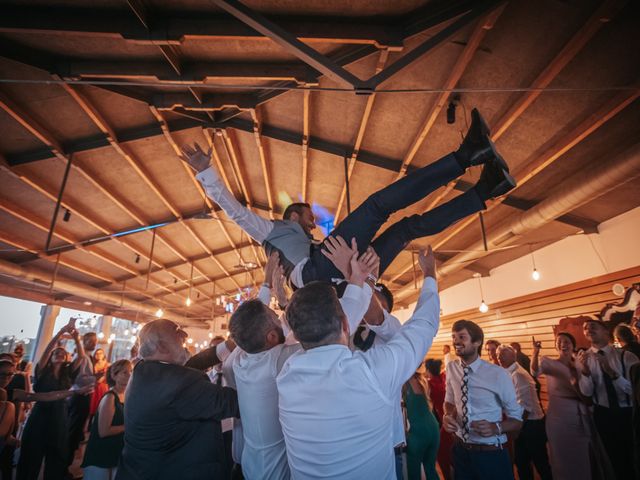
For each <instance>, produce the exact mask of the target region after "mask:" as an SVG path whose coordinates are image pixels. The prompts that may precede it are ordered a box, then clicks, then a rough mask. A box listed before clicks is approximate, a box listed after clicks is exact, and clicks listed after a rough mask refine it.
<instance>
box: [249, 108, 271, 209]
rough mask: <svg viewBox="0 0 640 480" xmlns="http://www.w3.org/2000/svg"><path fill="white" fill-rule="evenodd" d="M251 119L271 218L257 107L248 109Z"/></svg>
mask: <svg viewBox="0 0 640 480" xmlns="http://www.w3.org/2000/svg"><path fill="white" fill-rule="evenodd" d="M250 113H251V119H252V120H253V139H254V140H255V142H256V148H257V149H258V156H259V157H260V166H261V167H262V178H263V179H264V188H265V190H266V192H267V202H268V203H269V210H270V212H269V217H270V218H271V220H273V219H274V216H273V205H274V204H273V195H272V193H271V180H270V175H269V165H268V164H267V155H266V153H265V151H264V145H263V144H262V136H261V135H260V128H261V124H262V122H261V121H260V120H261V119H260V117H259V114H258V111H257V109H252V110H251V111H250Z"/></svg>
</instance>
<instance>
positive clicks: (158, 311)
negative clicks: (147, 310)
mask: <svg viewBox="0 0 640 480" xmlns="http://www.w3.org/2000/svg"><path fill="white" fill-rule="evenodd" d="M163 315H164V310H162V307H160V308H158V310H156V317H158V318H162V316H163Z"/></svg>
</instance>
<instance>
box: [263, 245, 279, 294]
mask: <svg viewBox="0 0 640 480" xmlns="http://www.w3.org/2000/svg"><path fill="white" fill-rule="evenodd" d="M279 263H280V254H279V253H278V252H272V253H271V255H269V258H268V259H267V263H266V264H265V266H264V283H266V284H268V286H273V283H272V279H273V274H274V272H275V271H276V268H278V265H279Z"/></svg>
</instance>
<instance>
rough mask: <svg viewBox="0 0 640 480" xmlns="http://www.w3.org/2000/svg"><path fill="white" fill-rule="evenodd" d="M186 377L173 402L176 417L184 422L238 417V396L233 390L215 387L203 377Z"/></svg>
mask: <svg viewBox="0 0 640 480" xmlns="http://www.w3.org/2000/svg"><path fill="white" fill-rule="evenodd" d="M193 373H195V372H193ZM188 377H189V378H188V379H185V380H187V381H186V382H185V383H184V387H183V388H182V389H181V390H180V391H178V393H177V395H176V398H175V399H174V401H173V404H174V407H175V408H176V411H177V414H178V417H180V418H182V419H184V420H204V419H213V420H222V419H223V418H231V417H239V416H240V410H239V409H238V395H237V393H236V391H235V390H234V389H233V388H229V387H221V386H219V385H215V384H213V383H211V382H210V381H209V379H208V378H207V377H206V376H205V375H197V376H195V375H194V377H192V376H191V375H188Z"/></svg>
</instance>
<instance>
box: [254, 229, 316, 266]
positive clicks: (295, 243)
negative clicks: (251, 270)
mask: <svg viewBox="0 0 640 480" xmlns="http://www.w3.org/2000/svg"><path fill="white" fill-rule="evenodd" d="M312 245H313V244H312V242H311V237H309V236H308V235H307V234H306V233H305V232H304V230H303V229H302V227H301V226H300V224H299V223H297V222H294V221H293V220H274V221H273V230H271V232H270V233H269V235H267V238H265V239H264V242H262V246H263V247H264V249H265V251H266V252H267V255H271V253H272V252H274V251H276V252H278V253H279V254H280V265H282V268H284V274H285V276H286V277H289V275H290V274H291V272H292V270H293V268H294V267H295V266H296V265H297V264H298V263H300V262H301V261H302V260H304V259H305V258H307V257H310V256H311V248H312Z"/></svg>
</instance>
